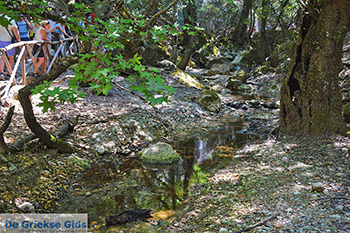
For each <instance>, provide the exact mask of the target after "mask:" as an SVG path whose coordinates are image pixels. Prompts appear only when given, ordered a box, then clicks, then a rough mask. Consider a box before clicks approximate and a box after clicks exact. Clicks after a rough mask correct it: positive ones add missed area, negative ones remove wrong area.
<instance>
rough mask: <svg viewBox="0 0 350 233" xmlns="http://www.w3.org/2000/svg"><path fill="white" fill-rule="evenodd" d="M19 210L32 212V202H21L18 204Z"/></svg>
mask: <svg viewBox="0 0 350 233" xmlns="http://www.w3.org/2000/svg"><path fill="white" fill-rule="evenodd" d="M18 208H19V209H20V210H22V211H23V212H26V213H30V212H34V210H35V208H34V206H33V204H32V203H30V202H27V201H26V202H23V203H22V204H21V205H20V206H18Z"/></svg>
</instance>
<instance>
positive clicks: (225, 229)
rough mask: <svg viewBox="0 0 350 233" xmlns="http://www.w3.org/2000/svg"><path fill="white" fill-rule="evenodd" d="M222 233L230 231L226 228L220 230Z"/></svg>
mask: <svg viewBox="0 0 350 233" xmlns="http://www.w3.org/2000/svg"><path fill="white" fill-rule="evenodd" d="M219 232H220V233H225V232H228V229H227V228H225V227H221V228H220V230H219Z"/></svg>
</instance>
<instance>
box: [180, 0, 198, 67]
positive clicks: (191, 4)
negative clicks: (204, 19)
mask: <svg viewBox="0 0 350 233" xmlns="http://www.w3.org/2000/svg"><path fill="white" fill-rule="evenodd" d="M183 14H184V24H185V25H186V24H189V25H191V26H195V25H196V22H197V13H196V3H195V1H193V0H189V1H188V2H187V6H186V7H185V8H184V10H183ZM195 44H196V41H195V38H194V36H191V35H189V34H188V33H187V32H186V31H185V32H184V35H183V41H182V45H183V47H184V50H183V54H182V56H181V60H180V62H179V64H178V65H177V66H178V67H179V69H181V70H185V69H186V66H187V64H188V62H189V60H190V58H191V56H192V54H193V53H194V51H195Z"/></svg>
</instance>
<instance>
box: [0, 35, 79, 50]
mask: <svg viewBox="0 0 350 233" xmlns="http://www.w3.org/2000/svg"><path fill="white" fill-rule="evenodd" d="M72 40H75V37H73V38H66V39H63V40H59V41H53V42H50V41H45V40H31V41H20V42H16V43H13V44H10V45H8V46H6V47H5V48H0V52H7V51H9V50H11V49H13V48H17V47H20V46H23V45H26V44H28V45H29V44H44V43H50V44H53V45H55V44H59V43H61V42H66V41H72Z"/></svg>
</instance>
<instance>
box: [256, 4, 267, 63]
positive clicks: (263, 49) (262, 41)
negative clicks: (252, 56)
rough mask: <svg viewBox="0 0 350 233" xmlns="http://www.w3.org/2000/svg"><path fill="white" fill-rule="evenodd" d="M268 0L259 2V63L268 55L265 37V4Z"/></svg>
mask: <svg viewBox="0 0 350 233" xmlns="http://www.w3.org/2000/svg"><path fill="white" fill-rule="evenodd" d="M268 1H269V0H263V1H262V4H261V16H260V20H259V24H260V37H259V41H258V44H257V47H258V49H257V51H258V57H259V61H260V63H263V62H264V61H265V59H266V58H267V57H268V56H269V55H270V48H269V44H268V43H267V37H266V29H265V28H266V19H267V17H268V11H267V5H268Z"/></svg>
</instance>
